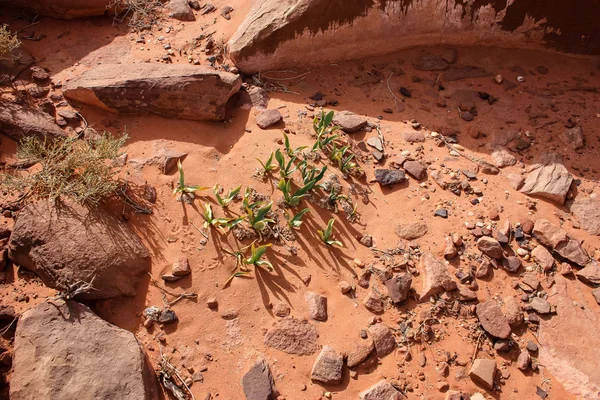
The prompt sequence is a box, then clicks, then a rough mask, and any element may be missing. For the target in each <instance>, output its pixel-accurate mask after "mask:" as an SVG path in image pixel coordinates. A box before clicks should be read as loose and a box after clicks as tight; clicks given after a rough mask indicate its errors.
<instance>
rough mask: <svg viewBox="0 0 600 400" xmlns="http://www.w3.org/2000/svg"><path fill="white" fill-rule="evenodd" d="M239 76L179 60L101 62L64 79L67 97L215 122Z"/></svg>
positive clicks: (222, 113) (139, 112)
mask: <svg viewBox="0 0 600 400" xmlns="http://www.w3.org/2000/svg"><path fill="white" fill-rule="evenodd" d="M240 87H241V79H240V77H239V76H238V75H234V74H231V73H229V72H223V71H215V70H214V69H211V68H209V67H201V66H194V65H183V64H167V65H165V64H160V65H159V64H147V63H138V64H128V65H126V66H124V65H122V64H102V65H99V66H96V67H94V68H92V69H90V70H88V71H86V72H84V73H83V74H81V75H79V76H78V77H76V78H74V79H72V80H70V81H68V82H67V83H66V84H65V85H64V87H63V94H64V95H65V97H67V98H68V99H70V100H74V101H77V102H80V103H85V104H90V105H93V106H95V107H98V108H100V109H103V110H105V111H110V112H116V113H123V114H136V115H149V114H152V115H158V116H161V117H165V118H176V119H189V120H195V121H221V120H223V119H224V118H225V113H226V105H227V102H228V101H229V99H230V97H231V96H233V95H234V94H235V93H237V92H238V91H239V89H240Z"/></svg>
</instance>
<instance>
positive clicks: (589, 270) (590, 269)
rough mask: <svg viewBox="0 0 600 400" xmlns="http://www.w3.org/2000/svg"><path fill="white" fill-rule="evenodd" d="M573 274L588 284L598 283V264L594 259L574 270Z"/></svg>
mask: <svg viewBox="0 0 600 400" xmlns="http://www.w3.org/2000/svg"><path fill="white" fill-rule="evenodd" d="M575 276H576V277H577V278H578V279H580V280H582V281H583V282H585V283H588V284H590V285H600V266H598V263H597V262H596V261H591V262H589V263H588V264H587V265H586V266H585V267H583V268H582V269H580V270H579V271H576V272H575Z"/></svg>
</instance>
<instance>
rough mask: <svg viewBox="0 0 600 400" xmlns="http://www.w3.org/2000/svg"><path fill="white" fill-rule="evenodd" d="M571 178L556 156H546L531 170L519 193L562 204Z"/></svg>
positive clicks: (571, 180) (571, 181)
mask: <svg viewBox="0 0 600 400" xmlns="http://www.w3.org/2000/svg"><path fill="white" fill-rule="evenodd" d="M571 183H573V176H572V175H571V174H570V173H569V171H568V170H567V168H566V167H565V166H564V165H563V164H562V162H561V161H560V159H559V157H558V156H556V155H552V154H550V155H547V156H546V157H544V159H543V160H542V162H541V163H540V164H536V165H534V166H533V167H532V168H531V171H530V172H529V175H528V176H527V179H526V180H525V184H524V185H523V187H522V188H521V192H522V193H525V194H528V195H530V196H535V197H541V198H544V199H548V200H550V201H553V202H555V203H558V204H563V203H564V202H565V198H566V197H567V192H568V191H569V188H570V187H571Z"/></svg>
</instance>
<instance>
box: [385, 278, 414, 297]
mask: <svg viewBox="0 0 600 400" xmlns="http://www.w3.org/2000/svg"><path fill="white" fill-rule="evenodd" d="M411 285H412V275H411V274H410V272H404V273H401V274H396V275H394V277H393V278H391V279H388V280H387V281H385V286H386V287H387V290H388V294H389V295H390V298H391V299H392V303H402V302H403V301H404V300H406V299H407V298H408V294H409V293H410V287H411Z"/></svg>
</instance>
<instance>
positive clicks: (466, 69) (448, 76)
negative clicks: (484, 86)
mask: <svg viewBox="0 0 600 400" xmlns="http://www.w3.org/2000/svg"><path fill="white" fill-rule="evenodd" d="M492 75H493V74H492V73H491V72H489V71H487V70H485V69H483V68H481V67H477V66H475V65H455V66H452V68H450V70H448V71H446V72H444V73H443V74H442V77H443V79H444V82H452V81H460V80H463V79H473V78H485V77H488V76H492Z"/></svg>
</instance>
